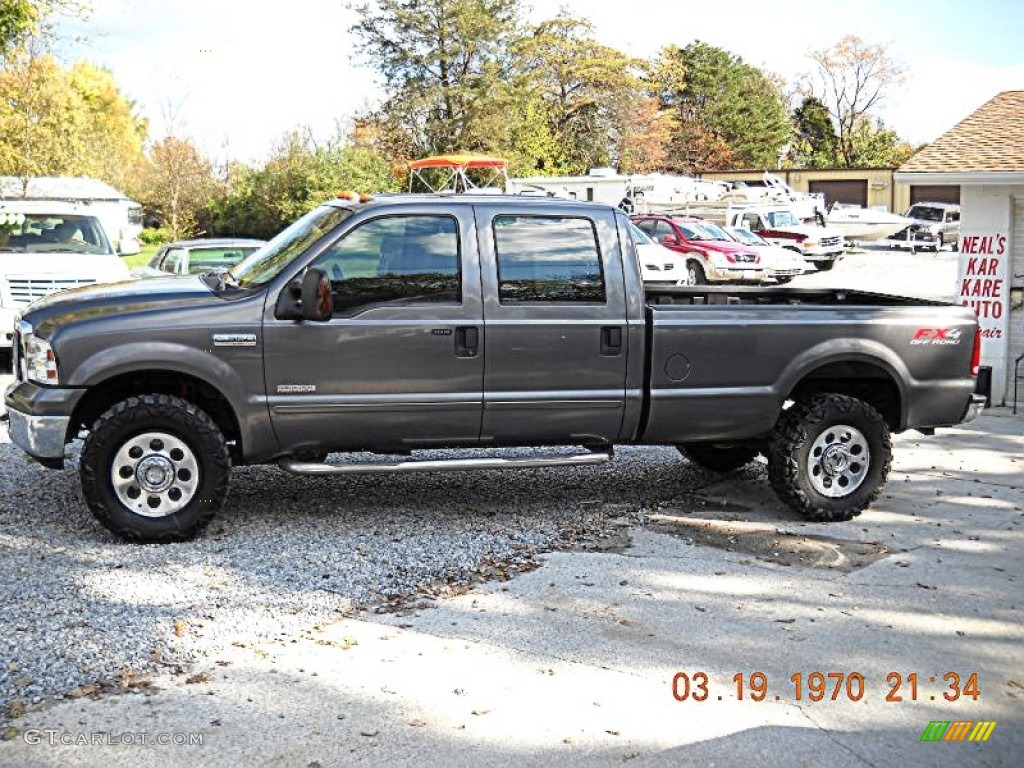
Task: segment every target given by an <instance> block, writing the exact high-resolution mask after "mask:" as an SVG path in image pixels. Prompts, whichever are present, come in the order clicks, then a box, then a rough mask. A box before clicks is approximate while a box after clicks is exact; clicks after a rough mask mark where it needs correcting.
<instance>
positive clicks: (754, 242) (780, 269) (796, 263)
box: [725, 227, 807, 284]
mask: <svg viewBox="0 0 1024 768" xmlns="http://www.w3.org/2000/svg"><path fill="white" fill-rule="evenodd" d="M725 231H726V232H728V233H729V234H730V235H731V236H732V238H733V239H734V240H735V241H736V242H737V243H743V244H744V245H750V246H753V247H754V248H757V252H758V253H759V254H761V260H762V262H763V263H764V264H765V266H766V267H767V276H768V277H771V278H774V279H775V281H776V282H778V283H780V284H781V283H788V282H789V281H790V280H792V279H793V278H794V277H796V276H797V275H802V274H803V273H804V270H805V269H806V267H807V261H806V260H805V259H804V257H803V256H801V255H800V254H799V253H797V252H796V251H792V250H790V249H789V248H782V247H781V246H778V245H772V244H771V243H769V242H768V241H767V240H765V239H764V238H763V237H761V236H760V235H758V234H755V233H754V232H751V231H750V230H749V229H743V228H742V227H725Z"/></svg>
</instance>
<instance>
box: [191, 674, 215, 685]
mask: <svg viewBox="0 0 1024 768" xmlns="http://www.w3.org/2000/svg"><path fill="white" fill-rule="evenodd" d="M208 682H210V673H209V672H196V673H195V674H194V675H191V676H189V677H187V678H186V679H185V685H195V684H196V683H208Z"/></svg>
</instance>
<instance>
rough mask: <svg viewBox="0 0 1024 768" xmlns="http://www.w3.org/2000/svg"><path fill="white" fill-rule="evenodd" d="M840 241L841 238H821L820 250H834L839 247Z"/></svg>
mask: <svg viewBox="0 0 1024 768" xmlns="http://www.w3.org/2000/svg"><path fill="white" fill-rule="evenodd" d="M842 241H843V238H841V237H823V238H821V241H820V242H821V247H822V248H835V247H837V246H839V245H841V244H842Z"/></svg>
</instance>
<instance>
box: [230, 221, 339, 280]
mask: <svg viewBox="0 0 1024 768" xmlns="http://www.w3.org/2000/svg"><path fill="white" fill-rule="evenodd" d="M351 215H352V211H351V210H349V209H348V208H342V207H338V206H334V205H321V206H320V207H319V208H314V209H313V210H312V211H310V212H309V213H307V214H306V215H305V216H303V217H302V218H301V219H299V220H298V221H296V222H295V223H294V224H292V225H291V226H289V227H288V228H287V229H285V230H283V231H281V232H280V233H278V234H277V235H276V236H275V237H274V238H273V239H272V240H270V242H268V243H267V244H266V245H264V246H263V247H262V248H260V249H259V250H258V251H256V252H255V253H253V254H252V255H251V256H249V258H247V259H245V261H242V262H239V263H238V264H237V265H236V266H234V267H232V268H231V269H230V270H228V272H227V274H228V276H229V277H230V278H231V279H232V280H233V282H235V283H237V285H239V286H240V287H242V288H258V287H259V286H261V285H265V284H267V283H268V282H270V281H271V280H273V279H274V278H275V277H277V276H278V275H279V274H280V273H281V270H282V269H284V268H285V267H286V266H287V265H288V264H289V263H291V261H292V259H294V258H295V257H296V256H298V255H299V254H300V253H302V252H303V251H305V250H306V249H307V248H308V247H309V246H311V245H312V244H313V243H315V242H316V241H317V240H319V239H320V238H321V237H323V236H324V235H326V234H327V233H328V232H330V231H331V230H332V229H334V228H335V227H336V226H338V225H339V224H340V223H341V222H343V221H344V220H345V219H347V218H348V217H349V216H351Z"/></svg>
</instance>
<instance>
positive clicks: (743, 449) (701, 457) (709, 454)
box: [678, 443, 760, 472]
mask: <svg viewBox="0 0 1024 768" xmlns="http://www.w3.org/2000/svg"><path fill="white" fill-rule="evenodd" d="M678 447H679V452H680V453H681V454H683V456H685V457H686V458H688V459H689V460H690V461H692V462H693V463H694V464H697V465H699V466H701V467H704V468H705V469H710V470H711V471H713V472H732V471H733V470H734V469H739V468H740V467H743V466H746V465H747V464H749V463H750V462H752V461H753V460H754V457H756V456H757V454H758V453H760V451H759V449H758V448H756V447H754V446H752V445H749V444H747V443H683V444H682V445H680V446H678Z"/></svg>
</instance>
